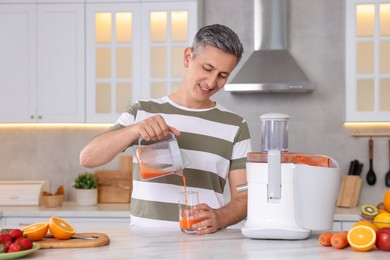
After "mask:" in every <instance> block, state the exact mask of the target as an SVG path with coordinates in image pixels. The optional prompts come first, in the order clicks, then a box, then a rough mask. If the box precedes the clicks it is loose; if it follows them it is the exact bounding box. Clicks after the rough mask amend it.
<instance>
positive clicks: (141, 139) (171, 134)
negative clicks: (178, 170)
mask: <svg viewBox="0 0 390 260" xmlns="http://www.w3.org/2000/svg"><path fill="white" fill-rule="evenodd" d="M169 135H170V137H171V139H176V137H175V135H174V134H173V133H172V132H169ZM165 139H168V137H166V138H164V139H163V140H165ZM143 140H144V138H143V137H142V136H140V138H138V146H141V142H142V141H143Z"/></svg>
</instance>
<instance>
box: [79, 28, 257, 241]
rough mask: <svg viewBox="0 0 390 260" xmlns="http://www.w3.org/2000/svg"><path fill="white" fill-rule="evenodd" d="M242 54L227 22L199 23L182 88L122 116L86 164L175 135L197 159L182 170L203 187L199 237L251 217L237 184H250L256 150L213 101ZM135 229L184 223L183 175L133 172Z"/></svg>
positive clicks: (192, 185)
mask: <svg viewBox="0 0 390 260" xmlns="http://www.w3.org/2000/svg"><path fill="white" fill-rule="evenodd" d="M242 53H243V47H242V44H241V42H240V40H239V38H238V36H237V35H236V33H234V32H233V31H232V30H231V29H229V28H228V27H226V26H223V25H218V24H215V25H210V26H205V27H203V28H201V29H200V30H199V31H198V33H197V34H196V36H195V39H194V42H193V44H192V46H191V47H188V48H186V49H185V51H184V56H183V64H184V67H185V68H186V72H185V75H184V78H183V81H182V82H181V84H180V87H179V88H178V90H177V91H175V92H173V93H172V94H171V95H169V96H166V97H162V98H160V99H151V100H141V101H138V102H137V103H135V104H134V105H132V106H131V107H130V108H129V110H128V111H127V112H125V113H123V114H122V115H121V116H120V118H119V119H118V121H117V123H116V125H115V126H114V127H113V128H112V129H111V130H110V131H107V132H105V133H103V134H101V135H98V136H97V137H95V138H94V139H93V140H92V141H91V142H90V143H89V144H88V145H87V146H86V147H85V148H84V149H83V150H82V151H81V153H80V164H81V165H82V166H84V167H96V166H100V165H103V164H105V163H107V162H109V161H111V160H112V159H113V158H114V157H115V156H117V155H118V154H119V153H120V152H122V151H124V150H125V149H127V148H128V147H129V146H131V145H133V144H134V145H135V144H137V141H138V139H139V138H140V137H142V138H144V139H145V140H147V141H150V140H161V139H163V138H165V137H167V136H168V134H169V132H172V133H173V134H174V135H175V136H176V138H177V140H178V143H179V147H180V148H181V149H182V150H183V151H185V152H186V154H187V155H188V156H189V158H190V160H191V164H190V165H189V166H188V167H186V168H185V169H184V176H185V177H186V180H187V189H189V190H194V191H198V192H199V197H200V198H199V199H200V201H201V204H199V205H198V206H197V207H196V210H197V215H195V217H197V218H202V219H204V220H203V221H201V222H199V223H197V224H195V225H194V226H193V228H196V229H198V231H197V234H208V233H213V232H216V231H217V230H219V229H222V228H225V227H227V226H229V225H232V224H235V223H237V222H239V221H241V220H243V219H244V218H245V217H246V209H247V193H246V192H243V193H237V190H236V186H237V185H239V184H244V183H246V170H245V162H246V155H247V153H248V152H249V151H250V150H251V143H250V136H249V130H248V125H247V123H246V122H245V120H244V119H243V118H242V117H240V116H238V115H236V114H234V113H232V112H230V111H229V110H227V109H226V108H224V107H223V106H221V105H220V104H218V103H216V102H214V101H212V100H211V99H210V98H211V96H212V95H214V94H215V93H217V92H218V91H219V90H221V89H222V88H223V86H224V85H225V84H226V82H227V80H228V77H229V75H230V74H231V72H232V71H233V69H234V68H235V67H236V65H237V64H238V62H239V61H240V59H241V56H242ZM133 179H134V180H133V193H132V200H131V209H130V213H131V226H140V227H168V226H172V227H175V228H179V224H178V222H177V221H178V208H177V201H178V192H179V191H183V182H182V179H181V178H180V177H178V176H176V175H169V176H166V177H161V178H157V179H153V180H149V181H143V180H142V179H141V178H140V175H139V169H138V167H137V166H135V167H134V170H133ZM227 179H228V180H229V184H230V191H231V200H230V201H229V202H228V203H227V204H226V205H225V202H224V199H223V190H224V186H225V183H226V181H227Z"/></svg>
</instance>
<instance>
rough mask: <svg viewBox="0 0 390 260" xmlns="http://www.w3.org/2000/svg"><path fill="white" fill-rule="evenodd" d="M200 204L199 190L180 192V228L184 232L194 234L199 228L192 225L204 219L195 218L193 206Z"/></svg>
mask: <svg viewBox="0 0 390 260" xmlns="http://www.w3.org/2000/svg"><path fill="white" fill-rule="evenodd" d="M198 204H199V196H198V192H197V191H186V192H179V221H180V229H181V231H183V232H184V233H187V234H192V233H195V232H196V231H197V229H195V228H192V225H193V224H195V223H198V222H200V221H202V219H195V218H194V216H193V213H194V211H193V209H192V208H193V206H195V205H198Z"/></svg>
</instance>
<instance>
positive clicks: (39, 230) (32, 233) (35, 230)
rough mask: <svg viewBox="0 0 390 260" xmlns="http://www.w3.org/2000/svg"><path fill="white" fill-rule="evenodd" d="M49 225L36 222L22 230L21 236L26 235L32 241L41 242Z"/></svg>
mask: <svg viewBox="0 0 390 260" xmlns="http://www.w3.org/2000/svg"><path fill="white" fill-rule="evenodd" d="M48 229H49V224H48V223H47V222H38V223H35V224H31V225H29V226H26V227H24V228H22V231H23V235H26V236H27V237H28V238H29V239H31V240H33V241H38V240H42V238H44V237H45V236H46V234H47V230H48Z"/></svg>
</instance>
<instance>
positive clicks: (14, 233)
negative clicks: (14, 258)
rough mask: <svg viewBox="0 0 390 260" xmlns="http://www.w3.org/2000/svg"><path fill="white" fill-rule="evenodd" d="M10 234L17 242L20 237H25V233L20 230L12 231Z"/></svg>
mask: <svg viewBox="0 0 390 260" xmlns="http://www.w3.org/2000/svg"><path fill="white" fill-rule="evenodd" d="M9 234H10V235H11V236H12V238H13V239H14V240H15V239H17V238H18V237H22V236H23V231H22V230H20V229H12V230H11V231H10V232H9Z"/></svg>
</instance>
